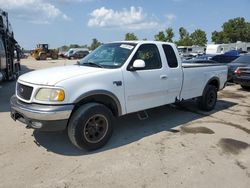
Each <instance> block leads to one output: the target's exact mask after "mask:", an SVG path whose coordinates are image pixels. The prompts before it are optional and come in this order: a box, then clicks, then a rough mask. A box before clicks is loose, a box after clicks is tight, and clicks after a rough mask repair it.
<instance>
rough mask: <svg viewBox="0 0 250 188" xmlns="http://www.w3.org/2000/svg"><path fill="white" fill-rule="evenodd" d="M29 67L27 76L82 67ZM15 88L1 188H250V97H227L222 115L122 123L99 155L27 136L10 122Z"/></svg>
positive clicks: (5, 127) (232, 92)
mask: <svg viewBox="0 0 250 188" xmlns="http://www.w3.org/2000/svg"><path fill="white" fill-rule="evenodd" d="M74 63H75V61H74V60H70V61H69V60H55V61H54V60H53V61H52V60H47V61H41V62H38V61H35V60H33V59H26V60H23V61H22V71H23V72H27V71H32V70H35V69H41V68H46V67H52V66H59V65H68V64H74ZM14 88H15V82H4V83H0V129H1V131H0V187H3V188H7V187H15V188H16V187H104V188H105V187H107V188H110V187H114V188H117V187H119V188H120V187H130V188H132V187H136V188H137V187H142V188H147V187H153V188H155V187H157V188H158V187H192V188H195V187H197V188H201V187H202V188H203V187H204V188H206V187H207V188H211V187H226V188H230V187H232V188H235V187H237V188H243V187H244V188H249V187H250V92H249V91H244V90H242V89H241V88H240V86H238V85H230V86H227V87H226V88H225V89H224V90H223V91H221V92H219V99H218V103H217V105H216V108H215V110H213V111H211V112H202V111H199V110H198V109H197V107H196V105H195V102H194V101H189V102H185V103H183V104H180V105H177V106H176V105H167V106H164V107H160V108H156V109H151V110H148V114H149V118H148V119H147V120H143V121H140V120H139V119H138V118H137V114H130V115H127V116H124V117H121V118H119V119H117V120H116V126H115V129H114V134H113V136H112V138H111V140H110V141H109V143H108V144H107V145H106V146H105V147H103V148H102V149H100V150H97V151H94V152H87V151H81V150H78V149H77V148H75V147H74V146H73V145H71V143H70V141H69V139H68V138H67V134H66V133H65V132H59V133H44V132H37V131H33V130H32V129H26V128H25V126H24V125H23V124H21V123H19V122H14V121H13V120H12V119H11V118H10V112H9V111H10V110H9V99H10V97H11V96H12V95H13V94H14Z"/></svg>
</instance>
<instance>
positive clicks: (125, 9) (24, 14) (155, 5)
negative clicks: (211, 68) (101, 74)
mask: <svg viewBox="0 0 250 188" xmlns="http://www.w3.org/2000/svg"><path fill="white" fill-rule="evenodd" d="M0 8H2V9H3V10H5V11H7V12H8V14H9V20H10V22H11V24H12V27H13V30H14V34H15V38H16V40H17V41H18V42H19V44H20V45H21V46H22V47H24V48H25V49H33V48H34V47H35V46H36V44H38V43H48V44H49V45H50V47H52V48H57V47H60V46H62V45H69V44H80V45H84V44H87V45H90V44H91V42H92V39H93V38H97V39H98V40H99V41H100V42H103V43H105V42H111V41H119V40H124V36H125V34H126V33H127V32H133V33H134V34H135V35H136V36H137V37H138V38H139V39H144V38H147V39H148V40H153V39H154V35H155V34H157V33H158V32H159V31H162V30H165V29H166V28H168V27H172V28H173V29H174V32H175V37H174V39H175V40H178V38H179V34H178V29H179V28H180V27H184V28H186V29H187V30H188V32H189V33H192V32H193V31H194V30H195V29H197V28H199V29H202V30H204V31H205V32H206V33H207V38H208V41H209V42H211V33H212V32H213V31H215V30H217V31H220V30H221V26H222V24H223V23H224V22H225V21H228V20H229V19H232V18H236V17H244V18H245V19H246V21H248V22H249V21H250V11H249V8H250V0H238V1H235V0H154V1H152V0H151V1H150V0H133V1H132V0H0Z"/></svg>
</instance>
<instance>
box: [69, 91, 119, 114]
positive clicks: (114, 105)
mask: <svg viewBox="0 0 250 188" xmlns="http://www.w3.org/2000/svg"><path fill="white" fill-rule="evenodd" d="M89 102H97V103H100V104H103V105H105V106H106V107H107V108H109V109H110V110H111V112H112V114H113V115H114V116H115V117H118V116H121V115H122V108H121V104H120V102H119V99H118V98H117V97H116V96H115V95H114V94H113V93H111V92H110V91H106V90H95V91H90V92H87V93H84V94H82V95H81V96H79V97H78V98H77V99H76V100H75V101H74V104H76V105H75V108H74V109H73V112H74V111H75V110H77V109H78V108H79V107H80V106H81V105H83V104H86V103H89Z"/></svg>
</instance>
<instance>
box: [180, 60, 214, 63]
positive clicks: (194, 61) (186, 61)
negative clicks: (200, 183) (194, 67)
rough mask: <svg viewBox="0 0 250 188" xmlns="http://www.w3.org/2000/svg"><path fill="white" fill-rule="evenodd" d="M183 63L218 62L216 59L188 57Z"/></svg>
mask: <svg viewBox="0 0 250 188" xmlns="http://www.w3.org/2000/svg"><path fill="white" fill-rule="evenodd" d="M183 63H200V64H216V63H217V64H218V62H216V61H212V60H206V59H190V60H185V61H183Z"/></svg>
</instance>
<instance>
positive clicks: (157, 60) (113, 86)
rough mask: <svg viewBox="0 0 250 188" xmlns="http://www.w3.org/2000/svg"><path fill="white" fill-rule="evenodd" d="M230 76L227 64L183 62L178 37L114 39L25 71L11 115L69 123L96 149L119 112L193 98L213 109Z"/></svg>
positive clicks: (49, 124)
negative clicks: (70, 59) (75, 57)
mask: <svg viewBox="0 0 250 188" xmlns="http://www.w3.org/2000/svg"><path fill="white" fill-rule="evenodd" d="M226 80H227V67H226V66H224V65H214V64H207V65H206V64H182V62H181V59H180V57H179V55H178V51H177V49H176V47H175V45H174V44H172V43H165V42H155V41H130V42H128V41H123V42H113V43H108V44H104V45H102V46H101V47H99V48H97V49H96V50H95V51H93V52H92V53H90V54H89V55H88V56H86V57H85V58H84V59H82V60H81V61H79V62H78V63H77V65H71V66H63V67H56V68H50V69H44V70H38V71H33V72H30V73H27V74H24V75H22V76H20V77H19V79H18V81H17V85H16V94H15V95H14V96H13V97H12V98H11V101H10V103H11V116H12V118H13V119H14V120H19V121H21V122H23V123H25V124H27V127H30V128H34V129H39V130H47V131H52V130H53V131H56V130H64V129H67V131H68V136H69V138H70V140H71V142H72V143H73V144H74V145H75V146H77V147H78V148H85V149H88V150H93V149H97V148H100V147H101V146H103V145H104V144H105V143H106V142H107V141H108V140H109V138H110V136H111V134H112V126H113V125H112V124H113V122H114V121H113V119H114V118H115V117H118V116H122V115H125V114H128V113H132V112H138V111H144V110H146V109H149V108H153V107H157V106H161V105H165V104H170V103H175V102H179V101H182V100H187V99H192V98H197V99H198V103H199V106H200V108H201V109H203V110H206V111H209V110H212V109H213V108H214V106H215V104H216V101H217V91H218V90H221V89H223V88H224V86H225V83H226Z"/></svg>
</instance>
